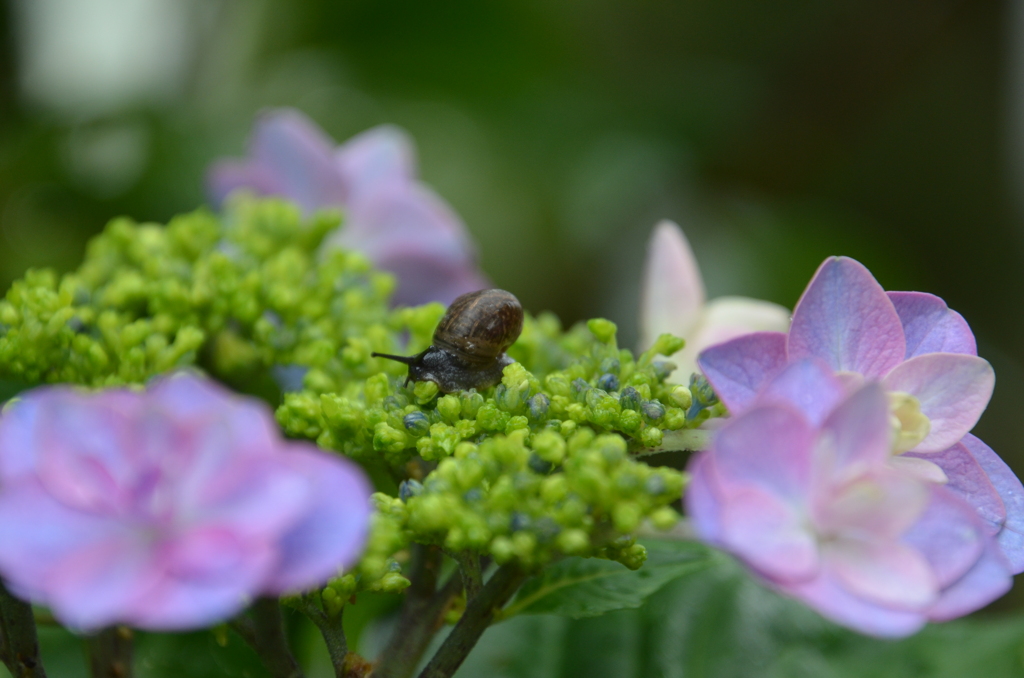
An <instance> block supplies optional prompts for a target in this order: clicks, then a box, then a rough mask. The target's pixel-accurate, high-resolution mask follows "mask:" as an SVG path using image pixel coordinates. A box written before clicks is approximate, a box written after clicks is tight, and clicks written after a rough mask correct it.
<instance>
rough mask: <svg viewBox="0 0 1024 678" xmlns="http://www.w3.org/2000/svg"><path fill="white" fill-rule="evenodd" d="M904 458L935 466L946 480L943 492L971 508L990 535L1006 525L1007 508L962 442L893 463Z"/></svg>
mask: <svg viewBox="0 0 1024 678" xmlns="http://www.w3.org/2000/svg"><path fill="white" fill-rule="evenodd" d="M993 454H994V453H993ZM904 458H909V459H913V460H914V461H928V462H931V463H933V464H935V465H937V466H938V467H939V468H940V469H942V471H943V473H944V474H945V476H946V482H945V486H946V489H948V490H950V491H951V492H953V493H954V494H956V495H958V496H960V497H961V498H963V499H964V501H966V502H967V503H968V504H970V505H971V506H973V507H974V509H975V511H977V513H978V516H979V517H981V518H982V520H984V521H985V523H986V524H987V525H988V527H989V534H993V535H994V534H998V532H999V530H1001V529H1002V527H1003V523H1004V522H1005V521H1006V507H1005V506H1004V505H1003V500H1002V498H1000V496H999V492H998V490H996V488H995V486H994V485H993V484H992V482H991V481H990V480H989V477H988V474H986V473H985V470H984V469H983V468H982V466H981V464H979V463H978V461H977V459H975V457H974V455H973V454H971V452H970V451H969V450H968V449H967V448H966V447H965V446H964V445H963V442H962V441H961V442H959V443H957V444H956V445H954V446H953V447H950V448H949V449H946V450H943V451H942V452H932V453H929V454H921V453H917V452H908V453H907V454H905V455H901V456H900V457H896V459H894V461H896V460H899V459H904ZM1019 484H1020V483H1019V482H1018V485H1019Z"/></svg>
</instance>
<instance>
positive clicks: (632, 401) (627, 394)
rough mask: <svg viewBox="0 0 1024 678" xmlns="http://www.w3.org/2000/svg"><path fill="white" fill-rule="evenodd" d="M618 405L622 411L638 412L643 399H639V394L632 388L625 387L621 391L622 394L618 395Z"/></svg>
mask: <svg viewBox="0 0 1024 678" xmlns="http://www.w3.org/2000/svg"><path fill="white" fill-rule="evenodd" d="M619 405H620V406H621V407H622V409H623V410H635V411H638V412H639V411H640V407H641V406H642V405H643V398H641V397H640V393H639V392H638V391H637V390H636V389H635V388H633V387H632V386H627V387H626V388H624V389H622V393H621V394H620V395H619Z"/></svg>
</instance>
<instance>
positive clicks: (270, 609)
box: [235, 598, 302, 678]
mask: <svg viewBox="0 0 1024 678" xmlns="http://www.w3.org/2000/svg"><path fill="white" fill-rule="evenodd" d="M251 612H252V619H251V624H249V625H246V624H244V623H243V624H241V628H242V629H244V631H243V632H242V634H241V635H242V637H243V638H245V639H246V642H248V643H249V645H251V646H252V649H253V650H255V651H256V654H258V655H259V657H260V659H261V660H262V661H263V665H264V666H265V667H266V668H267V670H268V671H270V675H272V676H273V677H274V678H302V669H300V668H299V664H298V662H296V661H295V657H293V656H292V651H291V648H289V647H288V639H287V638H285V635H284V620H283V619H282V618H281V606H280V605H279V604H278V602H277V599H276V598H260V599H259V600H257V601H256V602H255V603H254V604H253V606H252V609H251ZM235 628H236V630H237V629H238V626H235ZM249 629H251V632H252V636H251V638H252V640H251V641H250V640H249V638H247V631H248V630H249Z"/></svg>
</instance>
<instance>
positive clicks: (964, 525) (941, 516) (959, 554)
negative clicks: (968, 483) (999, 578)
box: [902, 487, 988, 589]
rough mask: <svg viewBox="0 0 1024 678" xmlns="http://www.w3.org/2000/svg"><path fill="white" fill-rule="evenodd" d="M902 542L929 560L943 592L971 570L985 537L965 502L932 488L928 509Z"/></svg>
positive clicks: (981, 525)
mask: <svg viewBox="0 0 1024 678" xmlns="http://www.w3.org/2000/svg"><path fill="white" fill-rule="evenodd" d="M902 540H903V542H904V543H905V544H907V545H908V546H910V547H912V548H914V549H915V550H917V552H918V553H920V554H921V555H922V556H923V557H924V558H925V560H927V561H928V563H929V566H930V567H931V569H932V572H934V574H935V579H936V582H937V583H938V586H939V588H941V589H944V588H946V587H947V586H950V585H951V584H953V583H954V582H955V581H957V580H958V579H960V578H961V577H962V576H964V574H966V573H967V571H968V570H970V569H971V568H972V567H974V564H975V562H977V560H978V558H979V557H981V554H982V551H983V550H984V548H985V543H986V541H988V536H987V535H986V534H985V529H984V525H983V523H982V521H981V520H980V519H979V518H978V517H977V515H976V514H975V511H974V509H973V508H972V507H971V506H970V505H968V504H967V502H965V501H964V500H963V499H962V498H961V497H959V496H957V495H956V494H955V493H953V492H952V491H950V490H948V489H946V488H944V487H933V491H932V493H931V499H930V501H929V502H928V506H927V508H926V509H925V510H924V512H923V513H921V517H920V519H919V520H918V521H917V522H916V523H914V525H913V526H912V527H911V528H910V529H909V530H907V531H906V533H904V535H903V537H902Z"/></svg>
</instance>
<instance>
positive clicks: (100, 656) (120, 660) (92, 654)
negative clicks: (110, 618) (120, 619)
mask: <svg viewBox="0 0 1024 678" xmlns="http://www.w3.org/2000/svg"><path fill="white" fill-rule="evenodd" d="M85 643H86V646H87V647H88V649H89V675H90V676H92V678H132V675H134V670H133V668H132V656H133V655H134V649H135V648H134V645H135V641H134V636H133V635H132V630H131V629H130V628H128V627H127V626H111V627H109V628H105V629H103V630H102V631H100V632H99V633H95V634H93V635H91V636H88V637H87V638H86V641H85Z"/></svg>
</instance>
